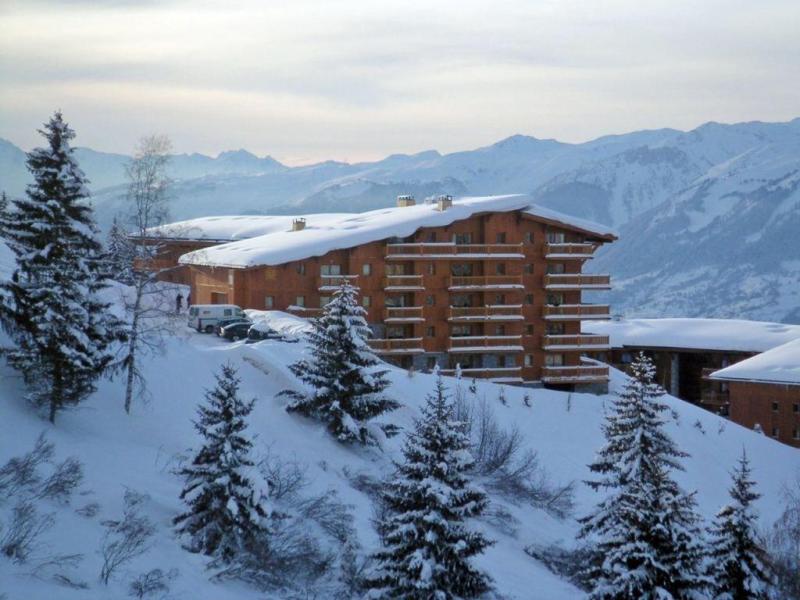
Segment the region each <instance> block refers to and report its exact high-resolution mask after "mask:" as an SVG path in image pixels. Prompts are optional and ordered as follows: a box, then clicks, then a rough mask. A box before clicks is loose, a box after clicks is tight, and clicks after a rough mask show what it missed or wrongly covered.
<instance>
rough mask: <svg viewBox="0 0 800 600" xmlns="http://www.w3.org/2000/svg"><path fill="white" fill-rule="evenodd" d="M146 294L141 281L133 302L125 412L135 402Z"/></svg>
mask: <svg viewBox="0 0 800 600" xmlns="http://www.w3.org/2000/svg"><path fill="white" fill-rule="evenodd" d="M143 294H144V284H143V283H142V282H141V281H139V282H137V284H136V300H134V302H133V310H132V313H133V314H132V316H133V318H132V319H131V331H130V339H129V340H128V356H127V357H126V358H125V363H126V365H127V367H128V376H127V381H126V383H125V413H126V414H131V404H132V403H133V392H134V389H133V388H134V386H135V384H136V352H137V350H138V343H139V317H140V316H141V306H142V295H143Z"/></svg>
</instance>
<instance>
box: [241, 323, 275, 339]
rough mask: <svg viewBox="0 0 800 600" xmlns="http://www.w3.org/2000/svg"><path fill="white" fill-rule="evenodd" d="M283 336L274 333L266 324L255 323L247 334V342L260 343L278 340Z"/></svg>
mask: <svg viewBox="0 0 800 600" xmlns="http://www.w3.org/2000/svg"><path fill="white" fill-rule="evenodd" d="M282 337H283V336H282V335H281V334H280V333H278V332H277V331H275V330H274V329H273V328H272V327H270V326H269V325H267V324H266V323H256V324H255V325H253V326H252V327H250V330H249V331H248V332H247V341H248V342H260V341H261V340H279V339H281V338H282Z"/></svg>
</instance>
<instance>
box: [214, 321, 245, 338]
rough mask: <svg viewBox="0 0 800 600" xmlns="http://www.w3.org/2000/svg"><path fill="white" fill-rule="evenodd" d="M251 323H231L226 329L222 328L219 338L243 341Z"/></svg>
mask: <svg viewBox="0 0 800 600" xmlns="http://www.w3.org/2000/svg"><path fill="white" fill-rule="evenodd" d="M251 325H252V323H250V322H249V321H248V322H245V323H231V324H230V325H227V326H226V327H223V328H222V332H221V334H220V335H221V336H222V337H224V338H225V339H226V340H232V341H234V342H235V341H237V340H243V339H245V338H246V337H247V332H248V331H249V330H250V326H251Z"/></svg>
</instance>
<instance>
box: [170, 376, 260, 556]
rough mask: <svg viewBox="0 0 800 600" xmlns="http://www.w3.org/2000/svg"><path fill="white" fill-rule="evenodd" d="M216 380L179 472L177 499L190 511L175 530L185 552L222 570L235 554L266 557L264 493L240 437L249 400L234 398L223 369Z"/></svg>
mask: <svg viewBox="0 0 800 600" xmlns="http://www.w3.org/2000/svg"><path fill="white" fill-rule="evenodd" d="M216 380H217V385H216V387H215V388H214V389H213V390H208V391H207V392H206V403H205V404H204V405H200V406H199V407H198V410H197V413H198V420H197V421H195V423H194V425H195V429H196V430H197V431H198V432H199V433H200V435H202V436H203V446H202V447H201V448H200V450H199V452H197V454H196V455H195V457H194V458H193V460H192V462H191V464H190V465H188V466H186V467H184V468H183V469H181V471H180V474H181V475H183V477H184V478H185V480H186V483H185V485H184V488H183V491H182V492H181V499H182V500H184V501H185V502H186V503H187V504H188V506H189V510H188V511H187V512H185V513H183V514H181V515H179V516H177V517H175V519H174V524H175V525H177V531H178V533H179V534H181V535H185V536H187V537H188V540H189V541H188V544H187V548H188V549H189V550H190V551H192V552H200V553H202V554H206V555H208V556H213V557H214V558H215V559H217V560H219V561H220V562H221V563H222V564H227V563H229V562H231V561H232V560H234V559H235V557H236V555H237V554H238V553H240V552H266V548H265V545H267V544H268V542H269V540H268V538H269V526H268V520H269V517H270V510H269V507H268V505H267V497H268V493H269V490H268V484H267V483H266V482H264V481H263V480H262V479H261V476H260V474H259V472H258V469H256V468H255V467H254V463H253V460H252V459H251V458H250V449H251V447H252V441H251V440H250V439H249V438H248V437H247V436H246V434H245V433H244V430H245V429H246V428H247V416H248V415H249V414H250V411H251V410H252V409H253V403H254V400H251V401H249V402H245V401H243V400H241V399H240V398H239V394H238V392H239V379H238V378H237V377H236V370H235V369H234V368H233V367H231V366H230V365H223V367H222V373H221V374H219V375H216Z"/></svg>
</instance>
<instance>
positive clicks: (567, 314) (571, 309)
mask: <svg viewBox="0 0 800 600" xmlns="http://www.w3.org/2000/svg"><path fill="white" fill-rule="evenodd" d="M542 316H543V317H544V318H545V319H547V320H549V321H583V320H588V319H609V318H610V317H611V313H610V312H609V307H608V305H607V304H561V305H559V306H555V305H550V304H548V305H547V306H544V307H543V310H542Z"/></svg>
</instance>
